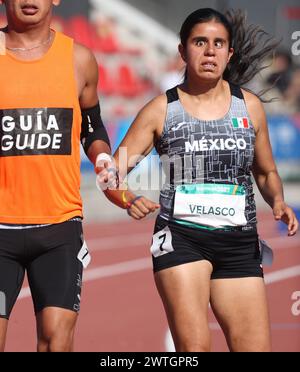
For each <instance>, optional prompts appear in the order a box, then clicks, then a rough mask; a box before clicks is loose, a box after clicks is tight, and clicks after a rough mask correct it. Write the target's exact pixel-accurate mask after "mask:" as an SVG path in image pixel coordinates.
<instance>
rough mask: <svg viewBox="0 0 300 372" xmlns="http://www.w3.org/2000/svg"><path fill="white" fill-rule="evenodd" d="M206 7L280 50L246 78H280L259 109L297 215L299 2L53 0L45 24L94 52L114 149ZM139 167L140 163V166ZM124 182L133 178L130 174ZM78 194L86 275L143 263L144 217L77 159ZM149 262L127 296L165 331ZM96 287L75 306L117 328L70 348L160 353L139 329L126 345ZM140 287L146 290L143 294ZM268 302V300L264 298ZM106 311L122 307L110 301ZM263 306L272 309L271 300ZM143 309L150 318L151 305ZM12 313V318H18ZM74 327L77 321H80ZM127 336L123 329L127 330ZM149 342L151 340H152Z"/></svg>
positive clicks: (264, 222) (270, 228) (266, 222)
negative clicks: (242, 14)
mask: <svg viewBox="0 0 300 372" xmlns="http://www.w3.org/2000/svg"><path fill="white" fill-rule="evenodd" d="M206 6H209V7H214V8H216V9H218V10H220V11H224V10H226V9H228V8H241V9H244V10H246V12H247V14H248V20H249V22H251V23H255V24H258V25H261V26H262V27H263V28H264V29H265V30H266V31H267V32H269V33H270V34H271V35H273V36H275V37H276V38H278V39H279V40H281V45H280V47H279V49H278V51H276V53H275V57H274V59H273V61H268V63H270V66H269V68H267V69H266V70H264V71H263V73H261V75H260V76H259V77H258V78H257V79H255V81H253V82H251V84H250V87H251V88H252V89H253V90H255V91H260V90H262V89H264V88H267V87H269V86H271V85H272V84H273V83H274V81H276V78H277V77H278V76H279V75H281V78H280V79H279V80H278V81H277V83H275V87H274V88H273V89H272V91H271V92H270V93H269V96H270V97H278V100H277V101H275V102H273V103H270V104H266V105H265V109H266V112H267V115H268V123H269V129H270V134H271V141H272V146H273V152H274V156H275V158H276V162H277V165H278V168H279V172H280V174H281V176H282V179H283V181H284V185H285V194H286V199H287V201H288V202H289V203H290V204H291V205H292V206H293V207H294V208H295V209H296V211H297V213H298V217H300V45H298V48H296V47H295V42H296V40H293V39H292V35H293V33H294V32H295V31H298V32H299V34H298V36H297V37H298V39H300V5H299V1H298V0H286V1H284V0H273V1H263V2H262V1H260V0H251V1H250V0H248V1H247V0H239V1H237V0H228V1H226V0H216V1H205V0H203V1H200V2H199V1H196V0H185V1H179V0H127V1H123V0H89V1H88V0H62V2H61V5H60V6H59V7H57V8H56V9H55V17H54V20H53V28H55V29H56V30H60V31H63V32H64V33H66V34H68V35H70V36H72V37H73V38H74V39H75V40H76V41H78V42H80V43H82V44H84V45H86V46H87V47H89V48H91V49H92V50H93V51H94V53H95V55H96V58H97V61H98V64H99V77H100V78H99V87H98V90H99V97H100V101H101V108H102V116H103V118H104V121H105V123H106V126H107V129H108V132H109V135H110V138H111V141H112V145H113V149H115V148H116V147H117V145H118V144H119V143H120V141H121V139H122V138H123V137H124V135H125V133H126V131H127V129H128V127H129V125H130V123H131V122H132V120H133V118H134V116H135V115H136V113H137V112H138V110H139V109H140V108H141V107H142V106H143V105H144V104H145V103H146V102H147V101H149V100H150V99H151V98H152V97H154V96H156V95H157V94H159V93H160V92H163V91H165V90H166V89H167V88H168V87H169V86H170V85H172V84H173V85H175V84H176V83H179V82H180V79H181V76H182V74H183V65H182V62H181V61H180V59H179V58H178V55H177V44H178V37H177V34H178V31H179V28H180V25H181V24H182V22H183V21H184V19H185V18H186V16H187V15H188V14H189V13H190V12H191V11H193V10H195V9H197V8H199V7H206ZM0 9H1V10H0V24H2V25H3V24H5V19H4V13H3V9H2V8H0ZM292 51H293V52H294V55H293V53H292ZM297 51H298V53H297ZM296 54H298V55H296ZM145 164H146V165H144V166H145V172H147V169H148V167H147V165H149V160H145ZM140 167H143V164H141V165H140ZM142 169H143V168H142ZM131 177H133V178H134V177H135V176H134V173H133V175H131ZM129 184H130V179H129ZM140 193H144V194H145V195H148V196H151V197H152V198H153V199H155V200H158V192H157V191H156V192H153V191H152V192H149V191H147V190H141V192H140ZM82 195H83V201H84V211H85V230H86V238H87V241H88V244H89V240H90V246H91V248H92V251H93V250H94V251H95V252H96V253H95V257H96V259H95V261H94V263H92V266H91V269H90V270H93V268H95V267H96V266H93V265H96V262H97V254H99V251H102V252H104V251H105V252H106V255H107V256H103V257H102V256H101V258H99V260H98V264H99V265H100V266H99V267H100V268H101V267H102V266H103V267H104V268H105V267H107V270H108V272H109V267H111V266H109V265H111V264H112V262H113V263H114V265H115V264H116V263H118V264H121V265H122V262H123V261H124V262H129V261H127V260H128V259H129V258H135V259H136V258H137V257H140V255H141V254H142V256H143V257H147V255H148V257H149V254H148V248H149V244H150V242H151V230H152V225H153V222H154V221H153V217H152V218H150V219H149V220H147V221H145V222H143V223H141V224H137V223H135V222H132V221H130V219H129V217H128V216H127V214H126V213H125V212H124V211H123V210H119V209H118V208H117V207H115V206H113V205H112V204H110V203H109V202H108V201H106V200H105V198H104V197H103V196H102V195H101V193H99V192H98V191H97V190H96V187H95V177H94V174H93V168H92V166H91V165H90V164H89V162H88V160H87V158H86V157H85V155H84V154H83V153H82ZM256 195H257V203H258V207H259V213H260V216H262V218H261V220H260V226H261V231H263V232H264V234H265V236H266V237H267V238H269V239H270V240H272V239H273V241H275V240H276V239H279V240H278V241H277V243H278V242H281V243H280V245H281V247H282V246H285V245H286V246H288V244H289V243H285V241H286V240H284V239H283V235H282V234H283V233H285V229H284V227H283V226H282V225H281V224H278V225H275V224H274V223H273V222H272V219H271V216H270V212H266V205H265V204H264V203H263V202H262V200H261V198H260V196H259V193H256ZM268 213H269V214H268ZM120 231H122V233H120ZM141 231H142V233H141ZM119 233H120V234H121V237H122V238H121V237H120V236H119ZM126 234H127V235H126ZM122 239H123V240H122ZM280 239H282V240H280ZM275 245H276V244H275ZM122 246H126V247H128V252H130V249H135V248H138V249H139V250H135V251H134V252H135V253H132V255H133V256H132V257H131V256H130V255H131V253H126V251H125V250H122V251H120V250H119V248H121V247H122ZM291 246H293V248H295V247H296V248H300V244H299V239H298V238H295V239H294V240H293V242H292V243H291ZM112 249H113V250H112ZM126 249H127V248H126ZM297 252H298V253H295V254H294V256H293V257H294V258H293V262H292V263H291V265H290V266H293V267H295V265H300V253H299V252H300V251H299V249H298V251H297ZM112 255H113V261H112V258H111V256H112ZM148 259H149V258H148ZM130 262H131V261H130ZM149 263H150V261H147V263H146V264H145V267H144V266H143V264H142V266H141V267H142V268H141V269H140V270H143V267H144V269H145V270H146V273H147V276H146V277H145V278H144V279H143V280H144V281H140V279H139V280H138V281H140V283H139V284H140V286H141V287H138V288H136V287H134V289H133V290H135V291H136V294H137V295H140V297H139V302H142V303H143V301H145V303H146V302H147V300H146V297H147V296H150V297H151V296H154V300H153V301H152V302H150V304H149V306H153V307H155V308H156V310H158V311H157V318H156V321H157V322H158V324H162V327H166V322H165V318H164V313H163V309H162V306H161V305H160V301H159V299H158V296H157V294H156V293H155V290H154V283H153V282H152V276H151V265H150V264H149ZM108 264H109V265H108ZM99 267H98V268H99ZM122 267H123V266H122ZM297 267H298V271H297V270H296V275H294V277H296V279H295V282H294V283H295V284H292V286H291V288H290V289H288V293H287V295H286V296H287V298H286V301H287V306H288V304H289V301H291V296H292V294H293V293H295V292H296V291H300V281H299V275H300V269H299V266H297ZM95 270H96V269H95ZM112 270H113V269H112ZM120 270H121V271H120V272H119V274H116V281H117V282H118V284H116V287H115V289H111V291H114V293H115V295H116V296H120V298H122V296H124V301H125V302H124V304H126V305H124V306H127V307H128V308H129V309H130V301H133V302H132V303H135V302H134V301H136V299H135V298H134V297H133V298H132V299H131V300H130V296H129V295H128V294H127V295H125V294H124V293H123V290H124V291H126V290H127V289H124V288H122V285H124V286H125V284H124V283H125V281H124V280H125V279H124V278H122V276H118V275H125V274H124V273H130V270H129V269H128V270H129V271H126V270H127V269H124V270H125V271H122V270H123V269H120ZM133 271H134V270H133ZM137 271H138V269H137ZM117 273H118V271H117ZM122 273H123V274H122ZM89 275H91V276H89ZM95 275H96V278H98V279H101V278H106V277H107V276H109V274H107V275H106V274H103V275H104V276H101V275H102V274H99V275H100V276H98V277H97V275H98V274H95ZM92 276H93V275H92V274H91V273H90V272H89V273H88V274H87V277H88V278H90V277H92ZM91 280H93V279H91ZM134 282H135V284H134V285H135V286H136V285H137V283H136V281H134ZM97 285H98V290H96V289H94V291H91V290H90V289H88V290H87V292H88V293H87V295H86V297H85V299H84V302H83V310H82V312H83V313H84V316H86V317H89V318H92V319H93V316H94V324H95V323H96V322H97V319H98V318H101V317H102V316H103V317H104V318H105V315H106V316H107V322H108V323H109V324H110V327H111V324H112V322H113V320H112V318H110V316H111V317H114V322H115V318H116V317H118V318H119V321H118V322H117V324H118V325H119V329H118V328H116V329H115V333H113V330H112V329H110V331H111V332H110V331H109V330H108V331H107V334H106V333H105V332H104V333H103V329H104V328H103V327H104V326H105V324H104V325H103V324H102V329H101V328H100V329H99V332H100V333H99V334H93V336H91V335H90V336H88V335H86V337H90V338H89V343H87V344H86V345H89V347H88V346H84V345H81V344H78V347H77V348H78V350H85V349H86V350H93V348H94V349H95V350H98V351H101V350H111V351H134V350H136V351H151V350H161V351H162V350H165V346H163V343H162V345H161V346H157V348H155V347H153V344H152V343H151V342H150V341H149V343H147V337H144V339H143V341H142V334H143V332H141V335H140V337H141V340H140V341H139V342H140V343H138V342H137V340H138V336H136V339H135V341H129V338H128V339H127V338H126V335H121V329H123V328H122V327H123V325H124V322H125V323H126V321H128V326H129V325H130V327H132V328H131V335H130V337H131V338H132V337H133V339H134V335H135V334H136V335H137V334H138V331H135V329H136V327H137V325H136V324H135V323H134V321H132V323H131V322H130V321H129V320H128V319H127V318H126V314H127V313H126V314H124V309H123V308H122V311H121V308H115V309H114V310H112V309H111V307H109V306H108V309H107V312H106V313H105V314H104V315H103V314H102V313H101V311H102V310H101V305H100V306H99V303H97V301H96V300H95V297H98V296H99V298H100V293H101V294H102V295H101V298H102V300H101V301H106V302H107V301H108V302H109V299H110V296H112V294H111V292H108V290H107V291H105V292H104V289H105V288H104V289H103V287H102V286H103V285H107V283H106V282H105V279H102V281H101V280H99V281H98V284H97ZM143 286H144V287H143ZM147 289H148V291H149V292H147ZM26 290H27V289H26V288H25V289H24V291H23V292H22V295H21V298H26V297H27V296H26ZM116 291H117V292H116ZM118 291H120V292H118ZM116 293H118V294H116ZM299 293H300V292H299ZM22 296H23V297H22ZM89 296H93V298H94V300H93V303H94V304H95V309H94V310H93V312H91V311H89V310H88V306H90V305H89V303H90V302H91V297H89ZM299 297H300V294H299ZM147 298H148V297H147ZM274 298H277V297H276V295H274ZM271 300H272V301H273V299H272V298H271ZM274 301H275V302H276V301H277V300H276V299H275V300H274ZM278 301H280V300H278ZM151 304H152V305H151ZM291 305H292V303H291ZM84 306H86V308H85V307H84ZM115 306H117V307H118V306H121V305H120V303H118V304H116V305H115ZM137 306H141V310H140V312H137V314H138V315H136V317H135V319H134V320H135V321H136V322H137V321H138V319H140V318H141V319H143V321H144V322H146V323H147V326H148V327H150V328H151V317H150V318H149V320H148V316H147V314H145V316H143V314H142V311H143V310H142V305H141V304H139V305H137ZM272 306H277V305H276V303H273V302H272ZM299 307H300V306H299ZM30 311H31V308H30ZM149 311H150V312H151V309H150V310H149ZM153 311H154V310H153ZM128 312H130V310H128ZM16 314H18V310H16ZM15 316H16V315H15ZM18 316H19V318H20V315H18ZM28 316H30V315H28ZM14 319H17V318H14ZM126 319H127V320H126ZM157 319H159V321H158V320H157ZM292 320H293V321H289V322H288V323H287V321H285V322H283V321H281V322H277V323H276V324H281V325H282V324H289V325H290V324H293V326H291V325H290V326H289V327H290V328H292V329H293V330H295V332H296V333H295V334H296V336H295V337H294V338H292V339H293V346H291V348H290V349H288V350H287V351H289V350H297V351H300V336H299V333H300V325H299V316H297V317H296V316H295V315H294V317H292ZM141 321H142V320H141ZM20 322H21V321H20V319H19V320H15V321H14V323H13V325H12V327H14V326H16V334H19V332H18V329H19V328H17V327H20V326H21V325H20ZM82 322H84V321H83V320H82ZM100 323H101V322H100ZM104 323H105V322H104ZM121 324H122V326H121ZM141 324H143V323H141ZM213 324H215V323H213ZM81 327H82V325H81ZM141 327H143V325H141ZM278 327H279V326H278V325H277V328H278ZM112 328H113V327H112ZM275 328H276V327H275ZM279 328H280V327H279ZM85 329H86V327H85ZM78 332H80V334H82V333H84V331H83V330H82V328H79V331H78ZM91 332H92V329H91ZM124 332H125V331H124ZM126 332H128V330H127V329H126ZM144 335H145V334H144ZM18 337H19V336H18ZM33 337H34V335H33ZM93 337H94V338H93ZM102 337H105V338H106V339H107V340H108V339H109V337H114V343H112V344H111V345H113V346H111V347H109V345H110V343H109V342H108V341H107V343H105V341H104V340H102V343H101V342H100V341H99V340H98V339H101V338H102ZM117 338H118V340H119V342H118V340H117ZM153 339H154V340H155V334H154V335H153ZM20 340H21V339H19V338H18V341H17V340H16V339H14V340H13V339H12V338H10V339H9V347H10V348H11V349H12V350H14V349H16V348H18V346H17V345H18V342H21V341H20ZM96 340H97V341H96ZM130 340H131V339H130ZM25 344H26V346H24V345H23V346H21V344H20V347H19V349H20V350H23V349H24V348H25V349H26V347H29V346H28V345H30V344H28V343H27V342H25ZM282 344H284V342H283V343H282ZM280 347H281V346H280V344H278V347H277V349H278V351H281V350H280ZM286 348H287V347H286ZM284 349H285V346H284V345H282V350H284ZM216 350H222V347H221V346H220V347H219V348H218V346H216Z"/></svg>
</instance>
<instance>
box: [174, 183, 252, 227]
mask: <svg viewBox="0 0 300 372" xmlns="http://www.w3.org/2000/svg"><path fill="white" fill-rule="evenodd" d="M245 206H246V201H245V190H244V188H243V187H242V186H238V185H226V184H209V183H208V184H191V185H181V186H177V188H176V193H175V203H174V218H176V219H180V220H185V221H189V222H192V223H195V224H201V225H207V226H212V227H216V228H219V227H220V228H221V227H225V226H244V225H246V224H247V220H246V218H245Z"/></svg>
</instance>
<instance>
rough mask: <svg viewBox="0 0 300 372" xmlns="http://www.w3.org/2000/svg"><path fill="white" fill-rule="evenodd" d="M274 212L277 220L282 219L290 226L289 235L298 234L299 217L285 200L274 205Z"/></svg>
mask: <svg viewBox="0 0 300 372" xmlns="http://www.w3.org/2000/svg"><path fill="white" fill-rule="evenodd" d="M273 214H274V217H275V220H276V221H280V220H281V221H282V222H284V223H285V224H286V225H287V226H288V236H293V235H295V234H296V232H297V230H298V227H299V222H298V220H297V217H296V215H295V213H294V211H293V210H292V208H290V207H289V206H288V205H286V204H285V202H276V203H275V204H274V207H273Z"/></svg>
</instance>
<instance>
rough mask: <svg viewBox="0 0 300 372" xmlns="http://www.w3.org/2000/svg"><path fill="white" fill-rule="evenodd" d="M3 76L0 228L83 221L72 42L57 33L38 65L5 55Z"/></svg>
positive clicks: (1, 64) (0, 84) (1, 65)
mask: <svg viewBox="0 0 300 372" xmlns="http://www.w3.org/2000/svg"><path fill="white" fill-rule="evenodd" d="M0 71H1V74H0V140H1V143H0V200H1V203H0V223H8V224H49V223H50V224H51V223H60V222H63V221H66V220H68V219H71V218H73V217H75V216H82V201H81V197H80V131H81V111H80V106H79V101H78V92H77V86H76V81H75V74H74V58H73V40H72V39H70V38H68V37H67V36H65V35H63V34H61V33H59V32H56V33H55V37H54V41H53V43H52V45H51V47H50V48H49V50H48V51H47V52H46V54H45V55H44V56H43V57H42V58H40V59H37V60H32V61H24V60H20V59H17V58H16V57H15V56H14V55H12V54H10V53H6V54H5V55H0Z"/></svg>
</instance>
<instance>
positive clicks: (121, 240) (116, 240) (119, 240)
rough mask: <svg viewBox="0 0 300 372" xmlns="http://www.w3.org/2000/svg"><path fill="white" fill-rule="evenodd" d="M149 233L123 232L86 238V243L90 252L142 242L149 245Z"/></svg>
mask: <svg viewBox="0 0 300 372" xmlns="http://www.w3.org/2000/svg"><path fill="white" fill-rule="evenodd" d="M151 238H152V235H151V234H145V233H139V234H132V235H129V234H126V235H125V234H124V235H117V236H110V237H105V238H95V239H87V240H86V243H87V245H88V247H89V248H90V251H91V252H95V251H107V250H112V249H122V248H125V247H126V248H128V247H132V248H133V247H139V246H140V245H142V244H145V245H146V246H149V247H150V246H151Z"/></svg>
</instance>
